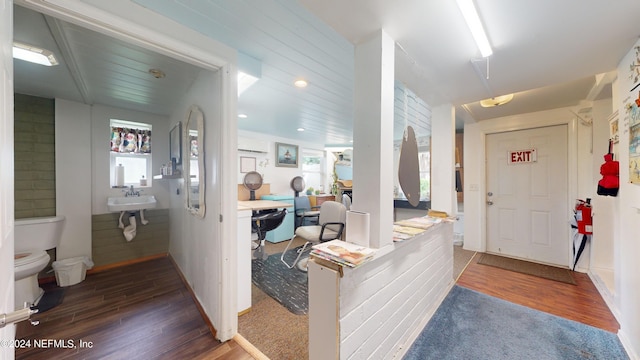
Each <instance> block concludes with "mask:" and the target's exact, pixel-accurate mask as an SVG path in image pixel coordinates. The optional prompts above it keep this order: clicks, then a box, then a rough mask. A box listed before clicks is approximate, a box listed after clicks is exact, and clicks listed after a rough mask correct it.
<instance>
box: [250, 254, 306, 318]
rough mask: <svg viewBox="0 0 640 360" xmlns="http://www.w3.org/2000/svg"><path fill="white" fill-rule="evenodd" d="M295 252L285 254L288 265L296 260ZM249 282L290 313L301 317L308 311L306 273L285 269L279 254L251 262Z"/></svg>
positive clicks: (294, 269)
mask: <svg viewBox="0 0 640 360" xmlns="http://www.w3.org/2000/svg"><path fill="white" fill-rule="evenodd" d="M296 251H297V248H296V249H291V250H289V251H287V252H286V254H285V260H286V261H287V262H288V263H289V264H290V263H292V262H293V260H294V259H295V258H296V256H297V253H296ZM303 256H304V255H303ZM251 280H252V282H253V284H255V285H256V286H257V287H258V288H260V290H262V291H264V292H265V293H266V294H267V295H269V296H270V297H272V298H273V299H274V300H276V301H277V302H279V303H280V304H282V306H284V307H285V308H287V310H289V311H291V312H292V313H294V314H296V315H302V314H306V313H307V311H308V310H309V295H308V289H307V288H308V286H307V282H308V277H307V273H306V272H303V271H300V270H298V269H297V268H295V267H294V268H293V269H289V268H287V267H286V266H285V265H284V264H283V263H282V261H280V254H273V255H269V257H268V258H267V259H266V260H262V259H253V260H251Z"/></svg>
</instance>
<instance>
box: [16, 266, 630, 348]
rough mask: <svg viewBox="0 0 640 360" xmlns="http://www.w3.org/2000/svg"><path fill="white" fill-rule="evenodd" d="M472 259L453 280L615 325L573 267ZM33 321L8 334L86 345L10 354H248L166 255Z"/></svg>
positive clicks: (105, 277) (69, 295)
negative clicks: (213, 319) (514, 267)
mask: <svg viewBox="0 0 640 360" xmlns="http://www.w3.org/2000/svg"><path fill="white" fill-rule="evenodd" d="M478 257H479V254H476V255H475V257H474V258H473V259H472V260H471V262H470V264H469V266H467V268H466V269H465V271H464V272H463V273H462V275H461V276H460V278H459V279H458V282H457V284H458V285H460V286H464V287H467V288H469V289H473V290H476V291H479V292H482V293H485V294H487V295H491V296H496V297H498V298H502V299H504V300H507V301H511V302H514V303H517V304H520V305H524V306H528V307H530V308H533V309H537V310H540V311H544V312H547V313H551V314H554V315H558V316H561V317H564V318H567V319H571V320H575V321H579V322H582V323H585V324H588V325H591V326H595V327H598V328H601V329H604V330H607V331H611V332H617V330H618V329H619V325H618V323H617V321H616V320H615V318H614V317H613V315H612V314H611V312H610V311H609V309H608V308H607V306H606V304H605V303H604V301H603V300H602V298H601V297H600V294H599V293H598V292H597V290H596V289H595V286H594V285H593V283H592V282H591V280H590V279H589V278H588V276H587V275H586V274H582V273H573V276H574V278H575V280H576V282H577V286H576V285H570V284H564V283H560V282H556V281H552V280H546V279H541V278H537V277H534V276H530V275H524V274H519V273H515V272H512V271H508V270H502V269H498V268H494V267H491V266H486V265H480V264H477V258H478ZM33 319H35V320H40V322H41V323H40V325H38V326H35V327H34V326H31V325H29V324H28V323H25V322H22V323H20V324H19V325H18V329H17V334H16V339H25V340H31V341H32V342H33V341H34V340H40V339H53V340H62V341H66V340H73V341H74V345H79V341H80V340H83V341H85V342H91V343H92V348H74V349H62V348H55V347H52V348H48V349H45V348H38V347H34V346H31V347H29V348H25V349H18V350H17V351H16V359H38V360H40V359H53V358H55V359H80V358H81V359H222V360H226V359H241V360H242V359H253V357H252V356H251V355H250V354H249V353H248V352H247V351H245V350H244V349H243V348H242V347H241V346H239V345H238V343H236V342H235V341H234V340H230V341H227V342H225V343H220V342H219V341H217V340H215V339H214V338H213V336H212V335H211V333H210V331H209V328H208V326H207V324H206V323H205V321H204V320H203V319H202V316H201V314H200V313H199V311H198V308H197V306H196V304H195V303H194V301H193V299H192V298H191V296H190V294H189V291H188V289H187V288H186V287H185V286H184V284H183V283H182V281H181V279H180V276H179V274H178V272H177V271H176V269H175V268H174V266H173V265H172V263H171V261H170V260H169V259H168V258H160V259H155V260H150V261H147V262H143V263H139V264H134V265H129V266H125V267H121V268H116V269H110V270H108V271H104V272H100V273H96V274H91V275H89V276H87V279H86V280H85V281H83V282H82V283H80V284H77V285H74V286H71V287H67V288H66V294H65V299H64V302H63V303H62V304H61V305H59V306H57V307H56V308H54V309H52V310H49V311H47V312H45V313H42V314H36V315H34V316H33ZM261 326H264V324H263V325H261ZM285 330H286V329H280V330H279V331H285ZM273 358H274V359H276V358H278V357H277V356H276V357H273Z"/></svg>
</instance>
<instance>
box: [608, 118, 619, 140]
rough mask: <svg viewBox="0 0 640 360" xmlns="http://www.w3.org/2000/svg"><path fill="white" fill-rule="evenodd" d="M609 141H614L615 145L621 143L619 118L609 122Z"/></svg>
mask: <svg viewBox="0 0 640 360" xmlns="http://www.w3.org/2000/svg"><path fill="white" fill-rule="evenodd" d="M609 139H611V140H613V143H614V144H617V143H618V141H620V135H619V134H618V118H617V117H616V118H614V119H612V120H610V121H609Z"/></svg>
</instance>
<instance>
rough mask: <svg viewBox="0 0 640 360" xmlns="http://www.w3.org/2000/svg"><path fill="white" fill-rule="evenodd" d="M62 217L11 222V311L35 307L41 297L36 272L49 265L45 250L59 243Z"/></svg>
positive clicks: (41, 293) (41, 292) (42, 292)
mask: <svg viewBox="0 0 640 360" xmlns="http://www.w3.org/2000/svg"><path fill="white" fill-rule="evenodd" d="M63 225H64V216H53V217H42V218H28V219H17V220H16V221H15V240H14V257H13V258H14V271H15V308H16V309H22V308H23V307H24V303H25V302H28V303H29V304H31V305H37V304H38V302H39V301H40V298H42V295H43V294H44V290H42V289H41V288H40V286H39V285H38V273H39V272H40V271H42V270H43V269H44V268H45V267H46V266H47V264H48V263H49V260H50V257H49V254H47V252H46V250H49V249H53V248H55V247H57V246H58V244H59V243H60V237H61V235H62V227H63Z"/></svg>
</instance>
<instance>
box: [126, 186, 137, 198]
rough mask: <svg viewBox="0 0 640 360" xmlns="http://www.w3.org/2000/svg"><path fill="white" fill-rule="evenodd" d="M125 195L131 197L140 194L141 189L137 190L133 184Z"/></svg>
mask: <svg viewBox="0 0 640 360" xmlns="http://www.w3.org/2000/svg"><path fill="white" fill-rule="evenodd" d="M124 196H125V197H129V196H140V191H136V190H135V189H134V188H133V185H131V187H130V188H129V191H127V192H126V193H124Z"/></svg>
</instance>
